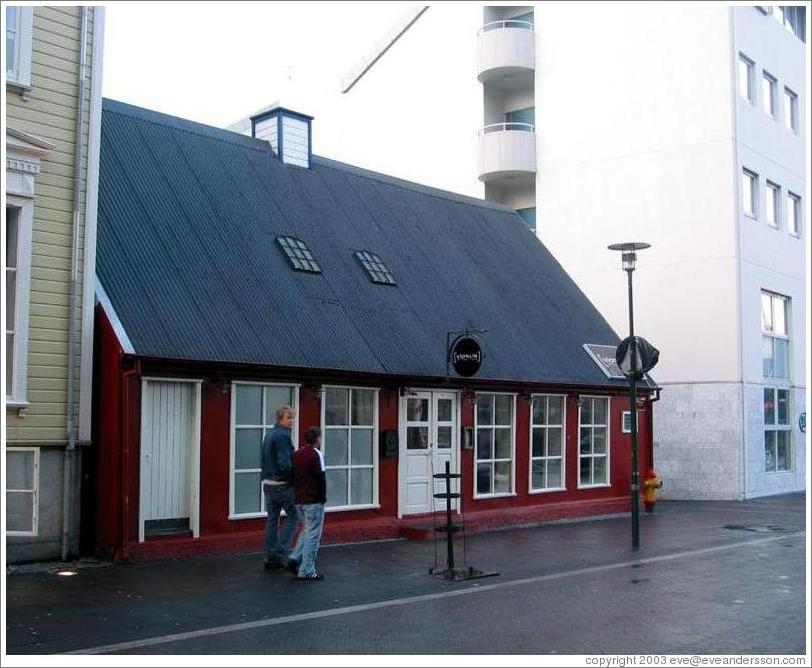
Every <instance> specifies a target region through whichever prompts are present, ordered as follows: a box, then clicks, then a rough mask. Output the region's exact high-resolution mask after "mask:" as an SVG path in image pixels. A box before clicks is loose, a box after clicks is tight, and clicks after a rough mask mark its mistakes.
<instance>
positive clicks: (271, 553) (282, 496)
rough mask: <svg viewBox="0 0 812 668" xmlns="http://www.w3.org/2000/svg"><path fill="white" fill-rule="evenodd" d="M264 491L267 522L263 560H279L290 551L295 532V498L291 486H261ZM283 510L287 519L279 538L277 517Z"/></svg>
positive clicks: (296, 517)
mask: <svg viewBox="0 0 812 668" xmlns="http://www.w3.org/2000/svg"><path fill="white" fill-rule="evenodd" d="M262 487H263V489H264V491H265V510H267V511H268V521H267V522H266V523H265V558H266V559H279V558H280V557H284V556H285V555H287V553H288V552H289V550H290V542H291V539H292V538H293V532H294V531H296V525H297V523H298V516H297V514H296V506H295V505H294V503H293V501H294V499H295V498H296V494H295V491H294V489H293V485H265V484H263V485H262ZM283 509H284V511H285V514H286V515H287V519H286V520H285V527H284V528H283V529H282V535H281V536H279V533H278V531H279V516H280V514H281V512H282V510H283Z"/></svg>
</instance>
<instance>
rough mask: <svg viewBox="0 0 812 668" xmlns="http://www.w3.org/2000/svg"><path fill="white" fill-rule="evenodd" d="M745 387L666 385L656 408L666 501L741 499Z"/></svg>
mask: <svg viewBox="0 0 812 668" xmlns="http://www.w3.org/2000/svg"><path fill="white" fill-rule="evenodd" d="M741 425H742V401H741V385H740V384H738V383H695V384H679V385H666V386H664V387H663V390H662V395H661V398H660V401H659V402H658V403H656V404H654V468H655V471H656V472H657V475H658V476H659V477H660V478H662V480H663V483H664V485H663V489H662V495H661V496H662V498H664V499H708V500H735V499H741V498H742V495H743V491H742V489H741V455H740V452H741V449H740V448H741V444H742V438H743V434H742V429H741Z"/></svg>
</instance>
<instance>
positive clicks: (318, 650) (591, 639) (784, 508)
mask: <svg viewBox="0 0 812 668" xmlns="http://www.w3.org/2000/svg"><path fill="white" fill-rule="evenodd" d="M328 521H329V517H328ZM641 521H642V524H641V549H640V550H639V551H638V552H636V553H635V552H632V550H631V549H630V547H629V543H630V531H629V519H628V518H627V517H625V518H612V519H604V520H600V521H589V522H574V523H558V524H545V525H541V526H538V527H532V528H523V529H510V530H504V531H497V532H491V533H485V534H480V535H477V536H471V537H469V538H468V539H467V540H466V542H465V546H464V548H465V558H466V561H467V563H468V564H470V565H472V566H474V567H476V568H479V569H483V570H489V571H498V572H499V575H498V576H496V577H491V578H486V579H480V580H471V581H467V582H446V581H442V580H437V579H434V578H431V577H429V576H428V574H427V569H428V568H429V567H431V566H432V565H434V559H435V544H434V543H433V542H431V541H429V542H422V543H414V542H407V541H389V542H377V543H367V544H353V545H343V546H331V547H326V548H324V549H322V551H321V552H320V554H319V568H320V570H322V571H323V572H324V573H325V575H326V579H325V580H324V581H323V582H319V583H298V582H295V581H292V580H291V577H290V576H289V575H288V574H287V573H283V572H279V571H276V572H266V571H264V570H263V569H262V567H261V563H260V561H261V556H260V555H257V554H250V555H238V556H228V557H223V556H218V557H209V558H202V557H200V558H192V559H182V560H181V559H178V560H171V561H164V562H149V563H133V564H114V565H111V566H109V567H80V568H78V569H77V575H75V576H73V577H61V576H57V575H55V574H54V573H53V569H52V568H49V567H45V568H44V569H42V568H41V569H39V572H37V569H36V568H30V567H29V568H28V569H17V571H18V572H12V573H9V574H8V575H7V580H6V583H7V589H6V592H7V620H6V632H7V652H8V653H9V654H43V653H60V652H75V653H107V652H109V653H121V652H125V653H144V654H154V653H173V652H174V653H182V654H195V653H212V654H217V653H228V654H234V653H249V654H253V653H257V654H262V653H280V654H291V653H315V654H338V653H372V652H374V653H398V654H400V653H432V654H433V653H445V652H448V653H460V654H466V653H533V654H544V653H579V654H580V653H621V652H622V653H626V652H629V653H637V652H640V653H642V652H658V653H739V652H746V653H790V654H793V653H803V652H804V651H805V645H804V641H805V636H804V614H805V608H804V606H805V587H806V582H805V572H806V568H805V543H806V540H805V532H804V529H805V522H806V518H805V496H804V495H802V494H793V495H786V496H781V497H770V498H766V499H758V500H752V501H746V502H741V503H734V502H661V503H660V504H659V505H658V510H657V513H656V514H654V515H643V516H642V517H641ZM788 548H789V549H788ZM436 549H437V552H438V556H439V558H442V556H443V554H444V552H443V549H444V548H443V544H442V543H441V542H440V543H438V544H437V546H436ZM458 549H460V550H461V549H462V545H461V544H460V545H458ZM91 563H92V562H87V563H86V566H87V565H89V564H91ZM93 565H94V566H98V562H96V563H95V564H93ZM25 570H27V571H29V572H19V571H25ZM31 571H34V572H31ZM302 622H314V623H317V625H318V629H319V632H318V633H312V628H313V627H312V626H310V625H308V624H307V623H305V624H302ZM308 628H310V632H307V629H308Z"/></svg>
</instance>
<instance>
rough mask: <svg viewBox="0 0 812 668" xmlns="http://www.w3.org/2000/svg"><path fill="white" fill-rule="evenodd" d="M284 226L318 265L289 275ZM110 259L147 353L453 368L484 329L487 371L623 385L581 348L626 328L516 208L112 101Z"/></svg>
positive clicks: (435, 371) (389, 368)
mask: <svg viewBox="0 0 812 668" xmlns="http://www.w3.org/2000/svg"><path fill="white" fill-rule="evenodd" d="M283 234H284V235H290V236H294V237H298V238H300V239H302V240H304V241H305V242H306V243H307V245H308V246H309V248H310V249H311V251H312V252H313V255H314V256H315V258H316V260H317V262H318V263H319V265H320V266H321V268H322V273H320V274H312V273H310V274H309V273H303V272H297V271H294V270H292V269H291V267H290V266H289V264H288V261H287V260H286V258H285V257H284V256H283V254H282V253H281V252H280V250H279V248H278V247H277V246H276V244H275V239H276V237H277V236H279V235H283ZM356 250H370V251H373V252H375V253H377V254H378V255H380V256H381V257H382V258H383V259H384V260H385V262H386V264H387V266H388V267H389V269H390V271H391V272H392V274H393V275H394V276H395V279H396V280H397V286H396V287H392V286H384V285H376V284H374V283H372V282H371V281H369V280H368V278H367V276H366V275H365V273H364V270H363V268H362V267H361V266H360V265H359V263H358V262H357V261H356V260H355V258H354V257H353V251H356ZM97 253H98V256H97V274H98V276H99V280H100V281H101V283H102V285H103V286H104V288H105V290H106V291H107V294H108V296H109V298H110V301H111V302H112V304H113V306H114V307H115V309H116V311H117V313H118V315H119V317H120V319H121V322H122V324H123V326H124V329H125V330H126V332H127V334H128V335H129V338H130V340H131V341H132V345H133V347H134V349H135V352H136V353H137V354H139V355H144V356H151V357H169V358H177V359H189V360H204V361H221V362H244V363H254V364H267V365H279V366H294V367H302V366H304V367H313V368H321V369H341V370H348V371H361V372H370V373H376V374H408V375H412V374H414V375H432V376H443V375H444V374H445V346H446V333H447V332H448V331H452V330H463V329H472V330H487V331H486V333H484V334H482V335H480V338H481V339H482V341H483V344H484V348H485V363H484V365H483V368H482V369H481V371H480V373H479V374H478V376H479V377H481V378H493V379H504V380H521V381H539V382H561V383H588V384H602V385H606V384H614V383H613V382H612V381H607V379H606V377H605V376H604V374H603V373H602V372H601V371H600V370H599V369H598V368H597V366H596V365H595V364H594V362H593V361H592V360H591V359H590V358H589V356H588V355H587V353H586V352H585V351H584V350H583V348H582V344H584V343H606V344H616V343H617V340H618V339H617V336H616V334H615V333H614V332H613V331H612V329H611V328H610V327H609V325H608V324H607V323H606V321H605V320H604V319H603V318H602V317H601V315H600V314H599V313H598V312H597V311H596V310H595V308H594V307H593V306H592V304H591V303H590V302H589V301H588V300H587V298H586V297H585V296H584V295H583V294H582V293H581V291H580V290H579V289H578V288H577V287H576V285H575V284H574V283H573V282H572V280H571V279H570V278H569V276H567V274H566V273H565V272H564V270H563V269H562V268H561V266H560V265H559V264H558V263H557V262H556V261H555V259H554V258H553V257H552V255H551V254H550V253H549V252H548V251H547V250H546V249H545V248H544V246H543V245H542V244H541V243H540V242H539V241H538V240H537V239H536V237H535V236H534V235H533V234H532V233H531V232H530V231H529V230H528V229H527V228H526V226H525V225H524V223H523V222H522V220H521V219H520V218H519V216H518V215H516V214H515V213H514V212H513V211H511V210H509V209H507V208H505V207H503V206H500V205H497V204H492V203H489V202H484V201H481V200H476V199H472V198H468V197H464V196H461V195H455V194H453V193H447V192H444V191H440V190H436V189H433V188H428V187H425V186H421V185H418V184H415V183H410V182H407V181H401V180H399V179H395V178H392V177H388V176H384V175H382V174H377V173H373V172H368V171H365V170H361V169H358V168H356V167H351V166H349V165H344V164H342V163H338V162H335V161H332V160H327V159H324V158H318V157H315V158H314V162H313V167H312V169H310V170H307V169H301V168H298V167H293V166H289V165H285V164H283V163H282V162H280V161H279V160H278V159H276V157H275V156H274V155H273V153H272V151H271V149H270V147H269V145H268V144H267V143H266V142H263V141H259V140H256V139H252V138H250V137H245V136H242V135H239V134H236V133H233V132H230V131H227V130H220V129H217V128H211V127H207V126H204V125H200V124H197V123H192V122H190V121H186V120H183V119H179V118H174V117H171V116H166V115H163V114H159V113H156V112H152V111H148V110H145V109H140V108H137V107H132V106H130V105H126V104H123V103H120V102H115V101H112V100H105V101H104V105H103V115H102V140H101V169H100V177H99V219H98V251H97Z"/></svg>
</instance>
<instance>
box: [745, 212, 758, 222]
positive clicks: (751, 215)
mask: <svg viewBox="0 0 812 668" xmlns="http://www.w3.org/2000/svg"><path fill="white" fill-rule="evenodd" d="M742 215H743V216H744V217H745V218H749V219H750V220H753V221H755V222H758V217H757V216H756V215H755V214H752V213H744V214H742Z"/></svg>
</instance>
